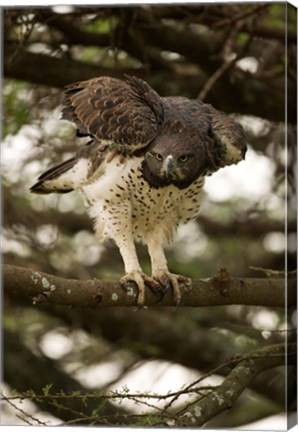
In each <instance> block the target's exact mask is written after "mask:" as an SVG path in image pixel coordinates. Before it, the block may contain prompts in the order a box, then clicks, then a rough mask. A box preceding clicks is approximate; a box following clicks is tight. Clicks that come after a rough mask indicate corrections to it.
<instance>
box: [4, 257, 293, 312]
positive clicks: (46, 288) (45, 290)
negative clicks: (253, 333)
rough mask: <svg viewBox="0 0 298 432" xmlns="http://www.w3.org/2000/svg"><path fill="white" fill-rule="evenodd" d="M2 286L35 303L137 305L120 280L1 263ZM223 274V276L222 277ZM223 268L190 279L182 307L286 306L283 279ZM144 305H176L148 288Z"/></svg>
mask: <svg viewBox="0 0 298 432" xmlns="http://www.w3.org/2000/svg"><path fill="white" fill-rule="evenodd" d="M3 268H4V272H3V274H4V287H5V290H6V292H7V293H9V294H12V295H15V296H21V295H25V296H29V297H31V298H32V299H33V303H34V304H38V303H53V304H60V305H67V306H73V307H74V306H81V307H91V308H104V307H105V308H106V307H114V306H122V307H129V306H136V297H137V290H136V289H135V288H134V287H133V286H132V287H131V288H130V289H129V290H128V291H127V292H125V290H124V289H123V287H122V286H121V284H120V282H119V281H111V280H107V281H103V280H99V279H93V280H78V279H64V278H61V277H58V276H54V275H50V274H47V273H43V272H40V271H36V270H33V269H27V268H23V267H17V266H13V265H7V264H6V265H4V266H3ZM223 274H224V276H225V277H223ZM227 275H228V273H227V272H225V271H224V270H222V271H221V272H220V273H219V275H217V276H215V277H213V278H209V279H201V280H195V281H193V289H192V290H191V291H188V292H186V293H184V294H183V297H182V301H181V306H188V307H199V306H218V305H231V304H241V305H255V306H267V307H285V280H284V279H275V278H274V279H267V278H266V279H265V278H264V279H261V278H260V279H257V278H244V279H242V278H230V277H229V275H228V276H227ZM287 288H288V292H287V300H288V306H295V304H296V303H295V292H296V285H295V280H294V279H289V280H288V281H287ZM145 305H146V306H175V302H174V298H173V296H172V295H171V293H167V294H166V295H165V296H164V299H163V300H162V301H160V302H159V303H157V298H156V296H155V295H154V294H153V293H152V292H151V291H150V290H149V289H148V290H147V292H146V300H145Z"/></svg>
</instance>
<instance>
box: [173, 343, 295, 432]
mask: <svg viewBox="0 0 298 432" xmlns="http://www.w3.org/2000/svg"><path fill="white" fill-rule="evenodd" d="M285 353H286V347H285V345H284V344H280V345H272V346H267V347H265V348H261V349H259V350H257V351H255V352H254V353H250V354H249V355H248V356H247V358H245V357H244V358H242V359H241V361H240V362H239V363H238V364H237V366H236V367H235V368H234V369H233V370H232V371H231V372H230V373H229V375H228V376H227V377H226V379H225V380H224V381H223V383H222V384H221V385H220V386H218V387H217V388H216V389H214V390H213V391H212V392H210V393H209V394H208V395H207V396H206V397H204V398H203V399H201V400H199V401H198V403H196V404H194V405H193V406H192V408H191V409H190V410H188V411H187V412H186V413H185V414H184V415H183V416H181V417H180V418H179V420H178V422H177V423H178V424H177V426H178V427H182V426H184V427H185V426H188V427H194V426H195V427H198V426H202V425H203V424H204V423H206V422H207V421H208V420H210V419H211V418H213V417H214V416H215V415H217V414H219V413H220V412H222V411H224V410H226V409H228V408H230V407H231V406H232V404H233V403H234V402H235V401H236V399H237V398H238V397H239V396H240V394H241V393H242V392H243V391H244V390H245V389H246V388H247V387H249V385H250V384H251V381H252V380H253V379H254V378H255V377H256V376H257V375H259V374H260V373H261V372H263V371H265V370H268V369H271V368H273V367H277V366H283V365H284V364H285V360H286V357H285ZM295 353H296V345H295V344H290V345H288V356H289V359H290V361H291V363H292V364H295Z"/></svg>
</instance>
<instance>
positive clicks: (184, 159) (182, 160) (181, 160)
mask: <svg viewBox="0 0 298 432" xmlns="http://www.w3.org/2000/svg"><path fill="white" fill-rule="evenodd" d="M179 160H180V162H186V161H187V160H188V155H185V154H184V155H181V156H179Z"/></svg>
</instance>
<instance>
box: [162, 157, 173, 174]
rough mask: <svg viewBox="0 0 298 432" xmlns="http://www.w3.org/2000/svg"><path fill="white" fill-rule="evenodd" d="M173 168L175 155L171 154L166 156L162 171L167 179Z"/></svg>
mask: <svg viewBox="0 0 298 432" xmlns="http://www.w3.org/2000/svg"><path fill="white" fill-rule="evenodd" d="M172 169H173V156H171V155H169V156H167V157H166V159H165V161H164V164H163V167H162V171H163V173H164V174H165V177H166V178H167V179H169V178H170V177H171V172H172Z"/></svg>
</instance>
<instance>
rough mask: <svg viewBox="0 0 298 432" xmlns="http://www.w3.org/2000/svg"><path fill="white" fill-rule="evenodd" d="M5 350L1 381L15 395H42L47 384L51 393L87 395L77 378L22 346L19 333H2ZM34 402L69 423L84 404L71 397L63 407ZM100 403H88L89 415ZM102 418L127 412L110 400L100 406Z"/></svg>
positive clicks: (43, 356) (23, 344) (44, 357)
mask: <svg viewBox="0 0 298 432" xmlns="http://www.w3.org/2000/svg"><path fill="white" fill-rule="evenodd" d="M3 341H4V351H5V356H3V362H4V365H3V371H4V376H3V378H4V381H5V382H6V383H7V384H8V385H9V386H10V387H11V388H12V389H13V390H17V391H18V392H20V393H21V392H26V391H28V390H29V391H31V392H33V393H36V394H39V393H42V390H43V388H46V387H47V386H48V385H49V383H52V387H51V390H52V391H53V392H55V391H56V392H65V393H67V392H69V393H70V394H72V393H76V392H77V393H82V394H86V392H87V391H88V389H87V388H86V387H84V386H83V385H81V384H80V383H79V382H78V381H77V380H76V379H74V378H72V377H71V376H70V375H69V374H68V373H66V372H64V371H63V369H62V368H61V364H60V363H59V361H56V360H52V359H50V358H48V357H46V356H45V355H43V353H42V352H41V351H38V352H36V349H35V350H34V349H30V348H29V347H28V346H26V344H25V343H24V338H21V337H20V336H19V335H18V334H16V333H13V332H10V331H8V330H4V332H3ZM34 402H35V403H36V404H37V405H38V406H39V407H40V409H43V410H46V411H48V412H50V413H51V414H52V415H54V416H56V417H58V418H60V419H62V420H64V421H68V420H71V419H73V418H74V412H76V411H78V412H81V411H82V409H86V404H85V403H84V401H80V400H79V399H75V398H72V399H71V400H69V401H68V400H64V401H63V404H61V405H58V404H56V403H55V402H52V403H51V401H50V400H45V401H44V400H42V399H38V398H36V399H34ZM99 403H100V401H99V400H98V399H97V400H96V399H95V400H88V403H87V408H88V410H90V412H92V411H93V410H96V409H97V408H98V406H99ZM102 412H103V414H105V415H115V414H119V413H122V414H125V413H128V412H127V411H126V410H125V409H124V408H122V407H116V406H114V405H113V404H111V403H110V402H109V401H106V402H105V404H104V406H103V407H102Z"/></svg>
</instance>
